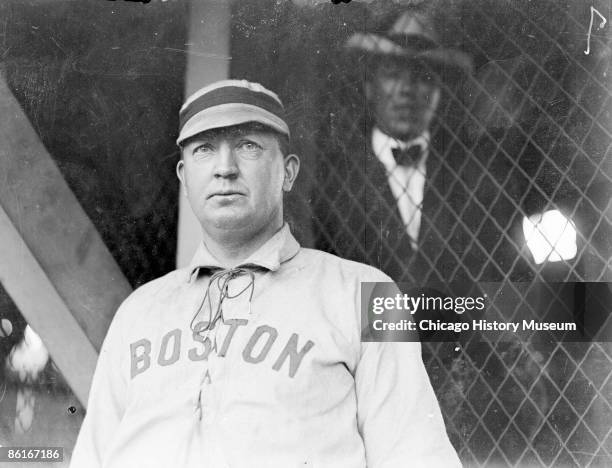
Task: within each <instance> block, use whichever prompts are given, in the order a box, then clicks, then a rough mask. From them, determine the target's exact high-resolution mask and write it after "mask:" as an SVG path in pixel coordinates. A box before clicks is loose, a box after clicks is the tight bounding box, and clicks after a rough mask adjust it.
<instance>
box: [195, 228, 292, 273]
mask: <svg viewBox="0 0 612 468" xmlns="http://www.w3.org/2000/svg"><path fill="white" fill-rule="evenodd" d="M299 249H300V244H299V243H298V241H297V240H295V237H293V234H291V229H289V225H288V224H287V223H284V224H283V227H281V228H280V229H279V230H278V231H276V233H275V234H274V235H273V236H272V237H271V238H270V239H268V240H267V241H266V242H265V243H264V244H263V245H262V246H261V247H260V248H259V249H258V250H256V251H255V252H253V254H252V255H251V256H250V257H249V258H247V259H246V260H245V261H244V262H241V263H240V264H238V265H235V266H234V267H233V268H239V267H258V268H263V269H265V270H269V271H277V270H278V269H279V268H280V265H281V264H282V263H284V262H286V261H288V260H290V259H292V258H293V257H295V255H297V253H298V251H299ZM225 268H226V267H224V266H223V265H221V264H220V263H219V260H217V259H216V258H215V257H214V256H213V255H212V254H211V253H210V252H209V250H208V248H207V247H206V245H205V244H204V242H200V245H199V247H198V249H197V250H196V253H195V255H194V257H193V259H192V260H191V263H190V264H189V267H188V269H187V281H188V282H191V281H193V279H194V278H196V277H197V276H198V273H199V271H200V269H221V270H222V269H225Z"/></svg>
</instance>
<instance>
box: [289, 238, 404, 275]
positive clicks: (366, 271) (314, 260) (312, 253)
mask: <svg viewBox="0 0 612 468" xmlns="http://www.w3.org/2000/svg"><path fill="white" fill-rule="evenodd" d="M300 256H301V257H302V261H304V262H308V263H311V264H313V265H317V266H318V267H320V268H321V269H322V270H323V271H324V272H325V273H331V274H337V275H341V276H342V277H344V278H345V279H354V280H356V281H360V282H372V283H376V282H381V283H382V282H392V281H393V280H392V279H391V278H390V277H389V276H388V275H386V274H385V273H383V272H382V271H380V270H379V269H378V268H375V267H373V266H371V265H366V264H365V263H360V262H356V261H353V260H348V259H346V258H342V257H338V256H337V255H334V254H331V253H328V252H323V251H322V250H317V249H309V248H304V247H302V248H301V249H300Z"/></svg>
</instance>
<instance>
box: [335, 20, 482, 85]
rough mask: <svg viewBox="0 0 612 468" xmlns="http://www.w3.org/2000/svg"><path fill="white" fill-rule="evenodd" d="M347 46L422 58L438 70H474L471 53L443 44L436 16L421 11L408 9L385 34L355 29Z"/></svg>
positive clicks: (371, 52) (385, 54)
mask: <svg viewBox="0 0 612 468" xmlns="http://www.w3.org/2000/svg"><path fill="white" fill-rule="evenodd" d="M345 47H346V48H347V49H348V50H350V51H355V52H362V53H365V54H368V55H373V56H392V57H397V58H398V59H406V60H410V59H413V60H419V61H423V62H426V63H429V64H431V65H433V66H434V68H435V69H438V70H439V69H449V68H451V69H455V70H458V71H462V72H465V73H469V72H471V70H472V58H471V57H470V55H468V54H467V53H465V52H463V51H461V50H459V49H453V48H447V47H443V46H442V45H441V43H440V38H439V36H438V33H437V31H436V30H435V28H434V25H433V21H432V18H431V17H430V16H428V15H427V14H425V13H423V12H420V11H413V10H407V11H404V12H403V13H401V14H400V15H399V17H397V20H395V21H393V22H392V24H391V26H390V27H389V28H388V29H387V30H386V31H384V33H383V34H380V33H379V31H375V32H369V33H366V32H358V33H354V34H353V35H351V36H350V37H349V38H348V40H347V42H346V44H345Z"/></svg>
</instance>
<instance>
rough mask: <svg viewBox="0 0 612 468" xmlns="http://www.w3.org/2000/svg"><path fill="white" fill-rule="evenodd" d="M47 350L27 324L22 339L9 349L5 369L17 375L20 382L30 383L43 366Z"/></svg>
mask: <svg viewBox="0 0 612 468" xmlns="http://www.w3.org/2000/svg"><path fill="white" fill-rule="evenodd" d="M48 360H49V352H48V351H47V348H45V345H44V344H43V342H42V340H41V339H40V336H38V335H37V334H36V332H35V331H34V330H32V328H30V326H29V325H27V326H26V328H25V330H24V332H23V340H22V341H20V342H19V343H18V344H17V345H16V346H15V347H13V349H12V350H11V352H10V354H9V356H8V357H7V370H8V371H9V372H10V373H12V374H14V375H17V376H18V378H19V380H20V381H21V382H25V383H32V382H35V381H36V380H37V379H38V375H39V374H40V372H41V371H42V370H43V369H44V368H45V365H46V364H47V361H48Z"/></svg>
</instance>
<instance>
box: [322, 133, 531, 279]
mask: <svg viewBox="0 0 612 468" xmlns="http://www.w3.org/2000/svg"><path fill="white" fill-rule="evenodd" d="M370 137H371V132H369V131H368V132H364V134H363V137H362V138H358V139H354V140H353V141H351V142H350V143H348V145H347V146H345V148H344V151H340V150H341V149H342V148H341V147H340V146H339V147H338V150H339V151H338V152H337V153H336V154H328V155H323V159H322V160H321V161H320V164H319V169H320V172H319V184H318V185H317V188H316V190H317V193H316V194H315V197H314V200H315V207H314V215H315V220H314V221H315V232H316V238H317V244H316V247H317V248H319V249H322V250H326V251H329V252H333V253H335V254H337V255H339V256H341V257H345V258H349V259H352V260H356V261H360V262H363V263H368V264H370V265H373V266H375V267H377V268H379V269H381V270H382V271H384V272H385V273H387V274H388V275H389V276H391V277H392V278H393V279H394V280H395V281H398V282H400V281H402V282H409V283H411V284H419V285H425V284H430V283H447V282H450V281H469V280H476V281H502V280H503V279H504V278H508V279H512V280H514V281H519V280H528V279H529V278H531V277H532V276H533V274H532V271H531V269H530V267H529V263H528V254H527V252H526V250H525V247H524V240H523V236H522V227H521V223H522V218H523V212H522V210H521V208H520V203H521V193H522V191H523V190H524V189H522V188H521V186H520V183H519V182H520V180H521V179H520V178H519V177H518V176H517V175H516V174H515V172H516V171H514V170H513V167H512V164H511V162H510V161H508V160H507V159H504V158H502V157H500V156H499V155H497V153H496V152H495V147H494V145H493V144H492V143H491V142H489V143H491V145H492V146H491V148H487V147H486V144H487V142H484V144H481V147H479V148H469V147H468V146H467V145H466V144H465V143H462V142H461V141H459V140H458V139H457V138H454V137H451V136H450V135H449V134H448V133H445V132H443V131H441V130H440V131H438V132H436V133H435V135H434V137H433V139H432V145H431V147H430V153H429V157H428V161H427V178H426V186H425V194H424V202H423V206H424V208H423V214H422V220H421V228H420V233H419V245H418V248H417V250H416V251H414V250H413V249H412V247H411V246H410V243H409V240H408V236H407V234H406V231H405V229H404V226H403V222H402V220H401V217H400V214H399V211H398V209H397V204H396V202H395V198H394V197H393V194H392V193H391V190H390V188H389V184H388V182H387V177H386V174H385V170H384V167H383V166H382V164H381V163H380V162H379V161H378V159H377V158H376V156H375V155H374V154H373V152H372V150H371V147H370ZM341 143H342V142H341ZM345 143H346V142H344V143H342V144H345Z"/></svg>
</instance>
